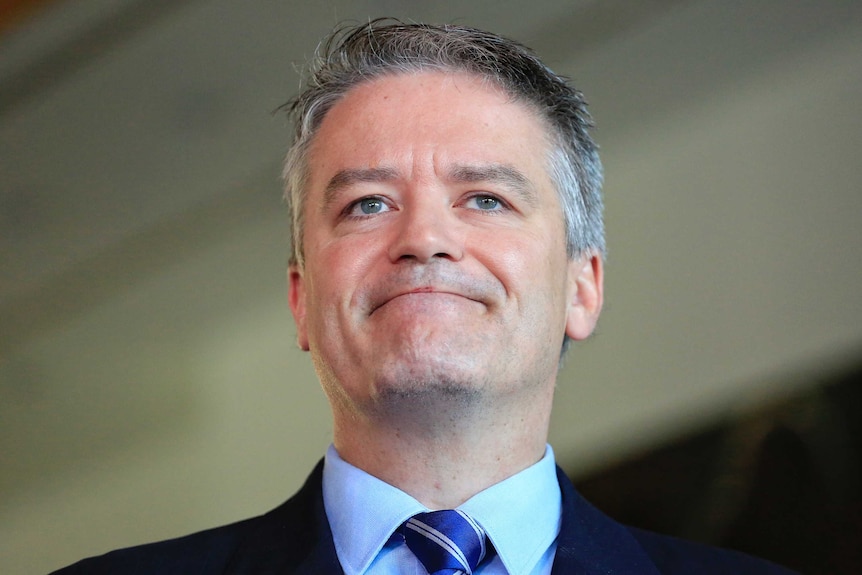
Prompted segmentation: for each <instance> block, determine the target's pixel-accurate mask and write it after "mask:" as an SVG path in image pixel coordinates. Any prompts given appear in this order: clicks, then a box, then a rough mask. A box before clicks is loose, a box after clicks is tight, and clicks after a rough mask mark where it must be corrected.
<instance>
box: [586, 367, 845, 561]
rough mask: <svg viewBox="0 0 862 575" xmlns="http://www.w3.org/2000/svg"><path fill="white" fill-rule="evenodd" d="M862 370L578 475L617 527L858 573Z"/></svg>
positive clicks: (595, 501) (590, 497) (780, 559)
mask: <svg viewBox="0 0 862 575" xmlns="http://www.w3.org/2000/svg"><path fill="white" fill-rule="evenodd" d="M860 384H862V365H857V366H856V367H855V368H854V369H851V370H848V371H846V372H844V373H842V374H840V375H837V376H835V377H833V378H831V379H829V380H827V381H824V382H823V384H822V385H820V386H818V387H816V388H814V389H811V390H809V391H807V392H805V393H803V394H799V395H797V396H795V397H793V398H790V399H787V400H784V401H782V402H780V403H776V404H773V405H771V406H769V407H766V408H763V409H761V410H757V411H754V412H751V413H748V414H745V415H744V416H739V417H736V418H731V419H728V420H726V421H724V422H722V423H721V424H719V425H714V426H711V427H709V428H707V429H704V430H702V431H700V432H699V433H696V434H693V435H690V436H688V437H685V438H683V439H679V440H676V441H674V442H672V443H670V444H667V445H664V446H662V447H660V448H658V449H655V450H651V451H649V452H647V453H643V454H641V455H639V456H637V457H634V458H630V459H627V460H625V461H622V462H620V463H618V464H615V465H612V466H610V467H607V468H604V469H603V470H601V471H599V472H596V473H593V474H590V475H588V476H585V477H581V478H579V479H578V480H577V481H576V483H577V485H578V488H579V489H580V491H581V493H582V494H583V495H584V496H585V497H586V498H587V499H588V500H590V501H592V502H593V503H594V504H595V505H596V506H597V507H599V508H600V509H602V510H603V511H605V512H606V513H608V514H609V515H611V516H612V517H614V518H615V519H617V520H619V521H622V522H623V523H627V524H630V525H635V526H637V527H642V528H645V529H650V530H653V531H658V532H661V533H668V534H672V535H676V536H679V537H683V538H686V539H693V540H696V541H701V542H704V543H708V544H712V545H718V546H721V547H727V548H731V549H737V550H740V551H744V552H746V553H750V554H752V555H757V556H760V557H764V558H767V559H770V560H772V561H775V562H776V563H780V564H782V565H786V566H788V567H791V568H793V569H796V570H798V571H800V572H801V573H806V574H809V575H819V574H822V575H827V574H828V575H841V574H846V575H856V574H858V573H860V572H862V385H860Z"/></svg>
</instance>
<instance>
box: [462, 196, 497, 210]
mask: <svg viewBox="0 0 862 575" xmlns="http://www.w3.org/2000/svg"><path fill="white" fill-rule="evenodd" d="M470 202H471V203H472V204H473V207H475V208H476V209H477V210H482V211H486V212H492V211H496V210H500V209H502V208H503V207H504V204H503V202H502V201H501V200H499V199H498V198H495V197H494V196H482V195H478V196H473V197H472V198H470Z"/></svg>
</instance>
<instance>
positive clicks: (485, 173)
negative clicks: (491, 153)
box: [447, 164, 539, 207]
mask: <svg viewBox="0 0 862 575" xmlns="http://www.w3.org/2000/svg"><path fill="white" fill-rule="evenodd" d="M447 176H448V179H449V180H450V181H452V182H454V183H459V184H472V183H479V182H486V183H489V184H499V185H502V186H504V187H506V188H507V189H509V190H511V191H512V192H514V193H515V194H517V195H518V196H519V197H520V198H521V200H522V201H523V202H525V203H526V204H527V205H529V206H531V207H535V206H536V205H537V204H538V202H539V198H538V194H537V193H536V188H535V186H534V185H533V182H532V181H531V180H530V178H528V177H527V176H526V175H525V174H524V173H523V172H521V171H520V170H518V169H517V168H515V167H513V166H508V165H506V164H487V165H486V164H482V165H456V166H453V167H452V168H451V169H450V170H449V172H448V174H447Z"/></svg>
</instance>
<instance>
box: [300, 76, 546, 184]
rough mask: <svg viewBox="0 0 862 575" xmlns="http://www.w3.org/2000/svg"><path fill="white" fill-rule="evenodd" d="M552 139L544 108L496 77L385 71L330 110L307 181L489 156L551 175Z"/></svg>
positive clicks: (311, 157) (485, 159)
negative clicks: (548, 163) (497, 81)
mask: <svg viewBox="0 0 862 575" xmlns="http://www.w3.org/2000/svg"><path fill="white" fill-rule="evenodd" d="M549 140H550V138H549V137H548V131H547V129H546V127H545V123H544V121H543V120H542V119H541V118H540V117H539V116H538V114H537V113H536V112H534V110H533V109H531V108H530V107H528V106H527V105H526V104H524V103H521V102H519V101H516V100H514V99H513V98H512V97H511V96H510V95H509V94H508V93H506V92H505V91H504V90H503V89H502V88H500V87H499V86H497V85H496V84H495V83H493V82H491V81H488V80H485V79H482V78H479V77H476V76H473V75H469V74H465V73H449V72H418V73H409V74H398V75H390V76H383V77H380V78H377V79H374V80H371V81H368V82H364V83H362V84H360V85H358V86H356V87H354V88H353V89H351V90H350V91H348V92H347V94H345V95H344V96H343V97H342V98H341V99H340V100H339V101H338V102H337V103H336V104H335V105H334V106H333V107H332V108H331V109H330V110H329V112H328V113H327V114H326V116H325V117H324V119H323V121H322V122H321V124H320V127H319V129H318V131H317V134H316V135H315V137H314V139H313V140H312V143H311V147H310V149H309V155H308V159H309V165H308V168H309V176H310V180H311V181H310V182H309V184H311V189H314V188H315V187H316V186H315V183H317V184H319V183H320V182H319V181H318V182H315V180H319V179H320V178H322V177H325V175H326V174H332V173H334V172H336V171H338V170H342V169H350V168H359V167H361V168H367V167H379V166H382V165H386V166H387V167H393V168H397V169H409V170H410V171H411V173H412V172H413V171H416V170H419V171H422V170H428V169H437V168H441V167H445V165H449V164H454V163H483V162H493V163H498V164H500V163H503V164H513V165H516V166H517V167H518V168H519V169H522V170H523V171H525V172H528V173H530V175H531V176H532V177H536V178H539V179H547V169H546V159H547V150H548V147H549ZM537 183H539V182H537Z"/></svg>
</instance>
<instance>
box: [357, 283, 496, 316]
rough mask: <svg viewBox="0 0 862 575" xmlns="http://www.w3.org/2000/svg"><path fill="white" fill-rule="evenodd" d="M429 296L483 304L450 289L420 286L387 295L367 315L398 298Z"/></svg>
mask: <svg viewBox="0 0 862 575" xmlns="http://www.w3.org/2000/svg"><path fill="white" fill-rule="evenodd" d="M429 294H430V295H441V296H453V297H460V298H464V299H466V300H470V301H473V302H476V303H484V302H482V301H480V300H478V299H476V298H473V297H470V296H468V295H466V294H463V293H460V292H458V291H453V290H450V289H440V288H436V287H433V286H422V287H415V288H411V289H406V290H398V291H395V292H394V293H391V294H389V295H388V296H387V297H385V298H383V299H382V301H380V302H379V303H377V304H375V305H374V306H372V308H371V311H370V312H369V314H368V315H372V314H373V313H374V312H376V311H377V310H378V309H380V308H381V307H383V306H385V305H386V304H388V303H390V302H392V301H394V300H396V299H398V298H400V297H404V296H411V295H429Z"/></svg>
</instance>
